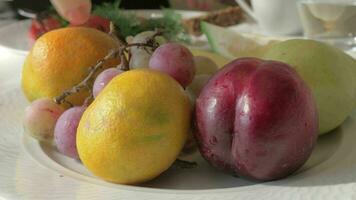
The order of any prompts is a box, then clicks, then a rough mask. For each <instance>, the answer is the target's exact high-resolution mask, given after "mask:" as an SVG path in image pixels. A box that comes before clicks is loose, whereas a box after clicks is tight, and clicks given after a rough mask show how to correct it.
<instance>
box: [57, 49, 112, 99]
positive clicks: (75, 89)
mask: <svg viewBox="0 0 356 200" xmlns="http://www.w3.org/2000/svg"><path fill="white" fill-rule="evenodd" d="M117 52H118V50H117V49H116V50H111V51H110V52H109V53H108V54H107V55H106V56H105V57H104V58H103V59H100V60H98V61H97V63H96V65H95V66H94V67H92V68H91V69H90V72H89V74H88V75H87V77H85V79H84V80H82V81H81V82H80V83H78V84H77V85H75V86H74V87H72V88H70V89H68V90H65V91H64V92H63V93H62V94H61V95H60V96H57V97H55V98H54V102H55V103H57V104H61V103H64V102H68V101H66V98H67V97H68V96H70V95H72V94H75V93H78V92H79V91H80V90H81V89H83V88H90V87H89V86H88V82H89V80H90V79H91V78H93V76H94V74H95V73H96V72H97V71H98V70H100V69H101V68H102V67H103V65H104V62H105V61H107V60H108V59H111V58H114V57H115V55H116V54H117Z"/></svg>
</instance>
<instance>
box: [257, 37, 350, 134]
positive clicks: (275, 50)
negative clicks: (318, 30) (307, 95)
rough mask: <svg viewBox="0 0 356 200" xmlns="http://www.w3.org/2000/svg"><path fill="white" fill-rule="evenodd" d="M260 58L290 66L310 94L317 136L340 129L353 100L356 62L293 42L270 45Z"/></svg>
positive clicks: (321, 45) (338, 53) (318, 44)
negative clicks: (316, 124) (311, 95)
mask: <svg viewBox="0 0 356 200" xmlns="http://www.w3.org/2000/svg"><path fill="white" fill-rule="evenodd" d="M263 58H265V59H270V60H278V61H282V62H285V63H288V64H289V65H291V66H292V67H293V68H294V69H295V70H296V71H297V72H298V73H299V75H301V76H302V77H303V79H304V80H305V81H306V82H307V84H308V85H309V87H310V88H311V90H312V93H313V96H314V99H315V101H316V103H317V108H318V113H319V134H323V133H327V132H329V131H331V130H332V129H334V128H336V127H337V126H339V125H340V124H341V123H342V122H343V121H344V120H345V119H346V118H347V116H348V115H349V114H350V113H351V111H352V109H353V107H354V105H355V100H356V98H355V97H356V92H355V91H356V90H355V89H356V87H355V86H356V79H355V78H354V77H356V76H355V75H356V62H355V60H354V59H353V58H352V57H350V56H349V55H347V54H346V53H344V52H343V51H341V50H339V49H336V48H334V47H332V46H329V45H327V44H324V43H321V42H317V41H314V40H304V39H293V40H287V41H284V42H280V43H276V44H274V45H272V46H271V47H270V48H269V49H268V50H267V51H266V52H265V54H264V56H263Z"/></svg>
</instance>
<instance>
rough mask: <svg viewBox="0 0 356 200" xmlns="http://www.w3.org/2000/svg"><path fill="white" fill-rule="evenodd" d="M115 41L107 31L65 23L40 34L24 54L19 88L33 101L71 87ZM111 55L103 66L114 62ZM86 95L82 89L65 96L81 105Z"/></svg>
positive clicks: (116, 45)
mask: <svg viewBox="0 0 356 200" xmlns="http://www.w3.org/2000/svg"><path fill="white" fill-rule="evenodd" d="M115 47H118V43H117V42H116V41H115V40H114V39H113V38H111V37H110V36H109V35H108V34H106V33H103V32H101V31H98V30H96V29H92V28H85V27H68V28H62V29H56V30H53V31H50V32H48V33H46V34H44V35H43V36H41V37H40V38H39V39H38V40H37V41H36V43H35V44H34V46H33V47H32V49H31V51H30V53H29V54H28V56H27V58H26V60H25V64H24V66H23V71H22V89H23V91H24V93H25V95H26V97H27V98H28V100H30V101H33V100H35V99H38V98H41V97H48V98H54V97H56V96H58V95H60V94H61V93H62V92H63V91H64V90H66V89H69V88H71V87H73V86H74V85H75V84H78V83H79V82H80V81H81V80H83V79H84V78H85V77H86V76H87V74H88V73H89V68H90V67H91V66H93V65H95V64H96V62H97V60H99V59H102V58H103V57H104V56H105V55H106V54H107V53H108V52H109V51H110V49H113V48H115ZM118 63H119V60H118V59H111V60H109V61H108V62H106V63H105V67H104V68H107V67H109V66H116V65H117V64H118ZM87 96H88V92H87V91H86V90H83V91H82V92H79V93H77V94H74V95H72V96H70V97H69V98H68V100H69V101H70V102H72V103H74V104H75V105H81V104H82V103H83V101H84V99H85V98H86V97H87Z"/></svg>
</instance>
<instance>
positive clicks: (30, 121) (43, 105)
mask: <svg viewBox="0 0 356 200" xmlns="http://www.w3.org/2000/svg"><path fill="white" fill-rule="evenodd" d="M63 111H64V109H63V108H62V107H61V106H59V105H58V104H56V103H54V102H53V101H52V100H51V99H48V98H41V99H37V100H36V101H33V102H32V103H31V104H30V105H29V106H28V107H27V108H26V110H25V114H24V118H23V126H24V130H25V133H27V134H29V135H30V136H32V137H34V138H36V139H37V140H39V141H51V140H52V139H53V131H54V127H55V124H56V121H57V119H58V118H59V116H60V115H61V114H62V113H63Z"/></svg>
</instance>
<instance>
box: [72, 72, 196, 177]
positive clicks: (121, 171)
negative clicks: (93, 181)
mask: <svg viewBox="0 0 356 200" xmlns="http://www.w3.org/2000/svg"><path fill="white" fill-rule="evenodd" d="M190 119H191V106H190V103H189V99H188V97H187V95H186V93H185V92H184V90H183V88H182V87H181V86H180V85H179V83H178V82H176V81H175V80H174V79H172V78H171V77H170V76H168V75H166V74H163V73H161V72H158V71H152V70H150V69H136V70H131V71H128V72H124V73H123V74H121V75H119V76H117V77H115V78H114V79H113V80H112V81H110V83H109V84H108V85H107V86H106V87H105V88H104V89H103V91H102V92H101V93H100V94H99V96H98V97H97V98H96V99H95V100H94V101H93V103H92V104H91V105H90V106H89V107H88V109H87V110H86V111H85V112H84V114H83V117H82V119H81V121H80V123H79V126H78V129H77V149H78V153H79V157H80V159H81V160H82V162H83V164H84V165H85V166H86V167H87V168H88V169H89V170H90V171H91V172H92V173H93V174H95V175H96V176H98V177H100V178H102V179H104V180H107V181H110V182H115V183H121V184H135V183H140V182H144V181H147V180H151V179H153V178H154V177H156V176H158V175H159V174H161V173H162V172H163V171H165V170H166V169H167V168H169V166H170V165H171V164H172V163H173V162H174V161H175V159H176V158H177V156H178V154H179V153H180V151H181V149H182V148H183V146H184V143H185V141H186V138H187V136H188V133H189V130H190Z"/></svg>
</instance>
